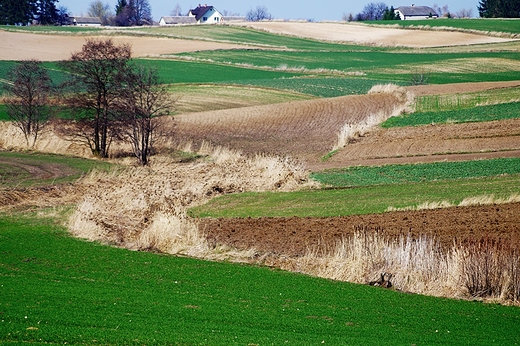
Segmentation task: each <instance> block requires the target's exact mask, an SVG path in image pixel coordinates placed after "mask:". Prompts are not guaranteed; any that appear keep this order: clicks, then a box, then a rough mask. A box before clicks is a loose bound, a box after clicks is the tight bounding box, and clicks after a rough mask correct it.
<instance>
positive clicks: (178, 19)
mask: <svg viewBox="0 0 520 346" xmlns="http://www.w3.org/2000/svg"><path fill="white" fill-rule="evenodd" d="M196 23H197V20H196V19H195V17H188V16H169V17H161V20H160V21H159V25H160V26H168V25H182V24H196Z"/></svg>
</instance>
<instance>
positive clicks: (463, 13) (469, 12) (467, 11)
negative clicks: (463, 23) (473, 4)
mask: <svg viewBox="0 0 520 346" xmlns="http://www.w3.org/2000/svg"><path fill="white" fill-rule="evenodd" d="M456 14H457V17H458V18H471V17H473V9H471V8H463V9H461V10H458V11H457V13H456Z"/></svg>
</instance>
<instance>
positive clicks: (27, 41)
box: [0, 30, 245, 61]
mask: <svg viewBox="0 0 520 346" xmlns="http://www.w3.org/2000/svg"><path fill="white" fill-rule="evenodd" d="M108 38H111V39H112V40H113V41H114V42H115V43H116V44H121V43H127V44H130V45H131V47H132V55H133V56H134V57H147V56H158V55H161V54H173V53H181V52H193V51H198V50H213V49H234V48H244V47H245V46H244V45H238V44H228V43H218V42H205V41H195V40H179V39H169V38H153V37H135V36H86V35H85V36H83V35H75V36H72V35H71V36H67V35H50V34H33V33H14V32H7V31H3V30H0V41H1V42H2V49H1V50H0V60H28V59H38V60H42V61H60V60H66V59H69V58H70V56H71V54H72V53H74V52H77V51H80V50H81V47H82V46H83V45H84V44H85V40H86V39H108Z"/></svg>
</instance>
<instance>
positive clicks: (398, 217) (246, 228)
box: [199, 203, 520, 256]
mask: <svg viewBox="0 0 520 346" xmlns="http://www.w3.org/2000/svg"><path fill="white" fill-rule="evenodd" d="M518 215H520V203H510V204H501V205H487V206H471V207H453V208H445V209H436V210H422V211H399V212H391V213H383V214H374V215H355V216H349V217H332V218H297V217H289V218H259V219H254V218H244V219H241V218H240V219H223V218H219V219H201V220H200V221H199V229H200V230H202V231H203V232H204V233H205V235H206V237H207V238H208V239H209V240H210V241H211V242H214V243H217V244H225V245H228V246H231V247H234V248H237V249H251V248H252V249H255V250H256V251H257V252H259V253H272V254H276V255H283V256H303V255H305V254H306V253H308V252H309V250H312V251H317V252H318V253H320V254H330V252H331V251H333V250H334V247H335V245H336V243H337V242H338V241H341V240H342V239H344V238H346V237H348V236H349V235H352V234H353V233H354V232H356V231H366V232H379V234H380V235H383V236H385V237H389V238H394V237H395V238H397V237H398V236H402V235H405V236H406V235H409V236H410V237H412V238H414V239H417V238H418V237H420V236H428V237H433V238H434V239H436V240H437V241H439V242H440V243H441V244H442V245H444V246H446V247H450V246H452V245H453V244H454V241H465V240H475V239H481V238H488V239H492V240H497V241H498V240H501V241H512V242H514V243H517V242H518V241H519V240H520V227H519V225H518V223H519V221H518Z"/></svg>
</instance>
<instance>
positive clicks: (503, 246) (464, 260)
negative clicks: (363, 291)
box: [267, 227, 520, 304]
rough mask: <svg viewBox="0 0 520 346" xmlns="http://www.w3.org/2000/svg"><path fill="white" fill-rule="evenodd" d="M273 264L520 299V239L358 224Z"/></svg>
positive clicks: (435, 292) (433, 290)
mask: <svg viewBox="0 0 520 346" xmlns="http://www.w3.org/2000/svg"><path fill="white" fill-rule="evenodd" d="M267 264H269V265H276V266H279V267H280V268H282V269H285V270H291V271H296V272H301V273H305V274H309V275H313V276H318V277H323V278H329V279H334V280H341V281H348V282H355V283H362V284H368V283H369V282H371V281H373V280H376V279H378V278H379V277H380V276H381V274H382V273H388V274H391V275H392V278H391V284H392V287H394V288H395V289H398V290H401V291H405V292H411V293H418V294H424V295H431V296H439V297H448V298H459V299H463V298H466V299H475V298H478V299H485V300H492V301H499V302H501V303H506V304H518V303H520V242H518V241H496V240H495V241H494V240H491V239H479V240H473V241H465V242H454V244H453V245H452V246H451V247H443V246H442V245H441V244H440V243H439V242H437V241H436V240H435V239H434V238H432V237H428V236H422V237H419V238H412V237H410V236H408V235H404V234H403V235H401V236H400V237H397V238H388V237H386V236H385V235H384V233H383V232H380V231H379V232H378V231H377V230H370V229H367V228H364V227H358V228H357V230H356V231H355V232H354V233H353V234H352V235H350V236H349V237H347V238H344V239H342V240H340V241H338V242H337V243H336V244H335V246H334V247H332V248H331V249H328V250H325V251H324V250H323V249H320V250H318V249H309V251H308V253H307V254H306V255H305V256H303V257H293V258H286V257H283V258H269V259H268V260H267Z"/></svg>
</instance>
